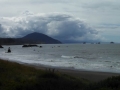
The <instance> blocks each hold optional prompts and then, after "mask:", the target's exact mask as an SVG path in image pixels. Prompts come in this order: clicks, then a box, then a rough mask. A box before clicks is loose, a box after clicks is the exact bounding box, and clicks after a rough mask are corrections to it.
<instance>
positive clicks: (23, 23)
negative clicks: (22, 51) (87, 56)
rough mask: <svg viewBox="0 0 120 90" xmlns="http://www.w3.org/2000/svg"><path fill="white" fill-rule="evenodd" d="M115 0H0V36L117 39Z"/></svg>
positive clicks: (119, 11)
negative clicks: (38, 34)
mask: <svg viewBox="0 0 120 90" xmlns="http://www.w3.org/2000/svg"><path fill="white" fill-rule="evenodd" d="M119 6H120V1H119V0H9V1H8V0H0V37H17V38H18V37H23V36H25V35H27V34H29V33H32V32H39V33H43V34H46V35H48V36H50V37H52V38H55V39H58V40H60V41H62V42H74V43H75V42H78V43H79V42H83V41H85V42H99V41H100V42H111V41H113V42H117V43H120V18H119V17H120V7H119Z"/></svg>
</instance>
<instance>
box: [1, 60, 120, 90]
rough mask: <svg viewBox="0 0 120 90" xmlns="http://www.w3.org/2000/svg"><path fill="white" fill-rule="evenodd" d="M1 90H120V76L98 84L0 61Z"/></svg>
mask: <svg viewBox="0 0 120 90" xmlns="http://www.w3.org/2000/svg"><path fill="white" fill-rule="evenodd" d="M0 90H120V76H117V77H111V78H108V79H106V80H103V81H101V82H97V83H91V82H89V81H87V80H85V79H80V78H76V77H71V76H69V75H66V74H62V73H59V72H54V73H53V72H50V71H45V70H38V69H35V68H33V67H29V66H25V65H21V64H18V63H15V62H9V61H5V60H0Z"/></svg>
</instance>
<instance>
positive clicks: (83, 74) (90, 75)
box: [25, 64, 120, 82]
mask: <svg viewBox="0 0 120 90" xmlns="http://www.w3.org/2000/svg"><path fill="white" fill-rule="evenodd" d="M25 65H27V66H31V67H34V68H36V69H42V70H48V71H50V72H53V70H54V72H60V73H62V74H67V75H70V76H73V77H79V78H84V79H86V80H89V81H91V82H98V81H101V80H104V79H107V78H109V77H112V76H119V75H120V73H110V72H97V71H85V70H75V69H68V68H58V67H51V66H44V65H35V64H25Z"/></svg>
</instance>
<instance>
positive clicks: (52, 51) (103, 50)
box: [0, 44, 120, 73]
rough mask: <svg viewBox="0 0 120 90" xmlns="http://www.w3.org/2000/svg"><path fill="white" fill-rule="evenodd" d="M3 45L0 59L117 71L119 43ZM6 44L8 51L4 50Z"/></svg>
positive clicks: (119, 68)
mask: <svg viewBox="0 0 120 90" xmlns="http://www.w3.org/2000/svg"><path fill="white" fill-rule="evenodd" d="M38 46H42V47H41V48H40V47H22V45H9V46H3V47H4V48H3V49H0V58H2V59H6V60H9V61H15V62H19V63H28V64H34V65H37V66H39V65H41V64H42V65H47V66H52V67H61V68H68V69H77V70H88V71H100V72H101V71H102V72H115V73H120V44H40V45H38ZM8 47H10V48H11V51H12V52H11V53H6V52H7V50H8Z"/></svg>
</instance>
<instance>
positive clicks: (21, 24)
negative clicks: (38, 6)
mask: <svg viewBox="0 0 120 90" xmlns="http://www.w3.org/2000/svg"><path fill="white" fill-rule="evenodd" d="M28 13H29V12H28V11H27V15H21V16H19V17H3V18H1V20H0V23H1V26H0V30H2V32H4V33H2V35H1V36H7V37H22V36H24V35H26V34H29V33H32V32H40V33H43V34H46V35H48V36H51V37H53V38H55V39H58V40H60V41H63V42H68V41H69V42H80V41H99V40H101V38H102V37H100V36H99V34H98V31H97V30H95V29H93V28H91V27H88V26H87V25H86V23H84V22H83V21H81V20H80V19H78V18H74V17H73V16H70V15H68V14H60V13H50V14H28Z"/></svg>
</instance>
